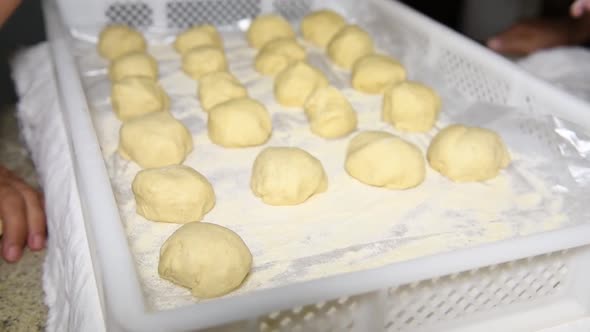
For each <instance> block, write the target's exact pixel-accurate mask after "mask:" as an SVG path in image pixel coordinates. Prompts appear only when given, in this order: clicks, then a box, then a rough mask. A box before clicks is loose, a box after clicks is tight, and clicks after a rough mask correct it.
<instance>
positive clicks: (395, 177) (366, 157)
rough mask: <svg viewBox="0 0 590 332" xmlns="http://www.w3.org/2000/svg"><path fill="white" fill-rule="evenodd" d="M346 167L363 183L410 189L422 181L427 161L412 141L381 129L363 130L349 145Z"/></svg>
mask: <svg viewBox="0 0 590 332" xmlns="http://www.w3.org/2000/svg"><path fill="white" fill-rule="evenodd" d="M345 168H346V171H347V172H348V174H350V176H352V177H353V178H355V179H357V180H359V181H360V182H362V183H365V184H368V185H371V186H375V187H384V188H388V189H409V188H413V187H416V186H418V185H419V184H421V183H422V182H423V181H424V176H425V174H426V163H425V161H424V157H423V155H422V152H421V151H420V149H418V147H416V146H415V145H413V144H411V143H408V142H406V141H404V140H402V139H401V138H399V137H397V136H394V135H392V134H390V133H387V132H384V131H365V132H362V133H360V134H358V135H357V136H355V137H354V138H353V139H352V140H351V141H350V144H349V145H348V151H347V153H346V162H345Z"/></svg>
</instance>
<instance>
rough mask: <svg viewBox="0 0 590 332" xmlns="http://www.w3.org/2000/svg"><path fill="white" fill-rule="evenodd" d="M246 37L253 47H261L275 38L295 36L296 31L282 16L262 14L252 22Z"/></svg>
mask: <svg viewBox="0 0 590 332" xmlns="http://www.w3.org/2000/svg"><path fill="white" fill-rule="evenodd" d="M246 38H247V39H248V44H249V45H250V46H251V47H253V48H257V49H259V48H262V47H263V46H264V45H266V43H268V42H270V41H273V40H275V39H279V38H295V31H293V28H292V27H291V24H289V22H287V20H285V19H284V18H283V17H282V16H279V15H274V14H268V15H260V16H258V17H257V18H255V19H254V21H252V24H250V27H249V28H248V31H247V32H246Z"/></svg>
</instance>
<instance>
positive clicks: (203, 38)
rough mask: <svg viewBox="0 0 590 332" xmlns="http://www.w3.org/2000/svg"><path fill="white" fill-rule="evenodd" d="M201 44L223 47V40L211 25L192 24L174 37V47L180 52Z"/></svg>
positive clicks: (182, 52)
mask: <svg viewBox="0 0 590 332" xmlns="http://www.w3.org/2000/svg"><path fill="white" fill-rule="evenodd" d="M201 46H214V47H217V48H219V49H223V40H222V39H221V36H220V35H219V32H217V29H215V27H214V26H212V25H208V24H205V25H199V26H194V27H192V28H190V29H188V30H186V31H184V32H182V33H181V34H179V35H178V36H177V37H176V40H175V41H174V49H176V51H177V52H178V53H180V54H184V53H186V52H187V51H188V50H190V49H192V48H196V47H201Z"/></svg>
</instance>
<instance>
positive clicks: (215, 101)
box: [198, 71, 248, 112]
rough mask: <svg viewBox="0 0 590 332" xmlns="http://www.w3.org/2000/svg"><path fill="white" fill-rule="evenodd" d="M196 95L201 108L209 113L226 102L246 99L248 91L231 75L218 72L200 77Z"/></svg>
mask: <svg viewBox="0 0 590 332" xmlns="http://www.w3.org/2000/svg"><path fill="white" fill-rule="evenodd" d="M198 95H199V101H200V102H201V108H202V109H203V110H204V111H205V112H209V110H210V109H211V108H213V107H215V106H217V105H219V104H221V103H224V102H226V101H228V100H231V99H236V98H241V97H247V96H248V91H247V90H246V88H245V87H244V86H243V85H242V84H240V82H238V80H237V79H236V78H235V77H234V76H233V75H232V74H230V73H228V72H225V71H218V72H214V73H210V74H207V75H205V76H203V77H201V80H200V81H199V91H198Z"/></svg>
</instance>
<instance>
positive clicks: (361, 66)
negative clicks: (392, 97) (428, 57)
mask: <svg viewBox="0 0 590 332" xmlns="http://www.w3.org/2000/svg"><path fill="white" fill-rule="evenodd" d="M405 80H406V70H405V69H404V67H403V66H402V65H401V64H400V63H399V62H397V61H396V60H394V59H392V58H390V57H388V56H385V55H379V54H369V55H365V56H364V57H362V58H360V59H358V60H357V61H356V62H355V63H354V66H353V67H352V87H353V88H355V89H356V90H358V91H361V92H364V93H368V94H381V93H383V91H384V90H385V88H386V87H387V86H390V85H392V84H395V83H399V82H402V81H405Z"/></svg>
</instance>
